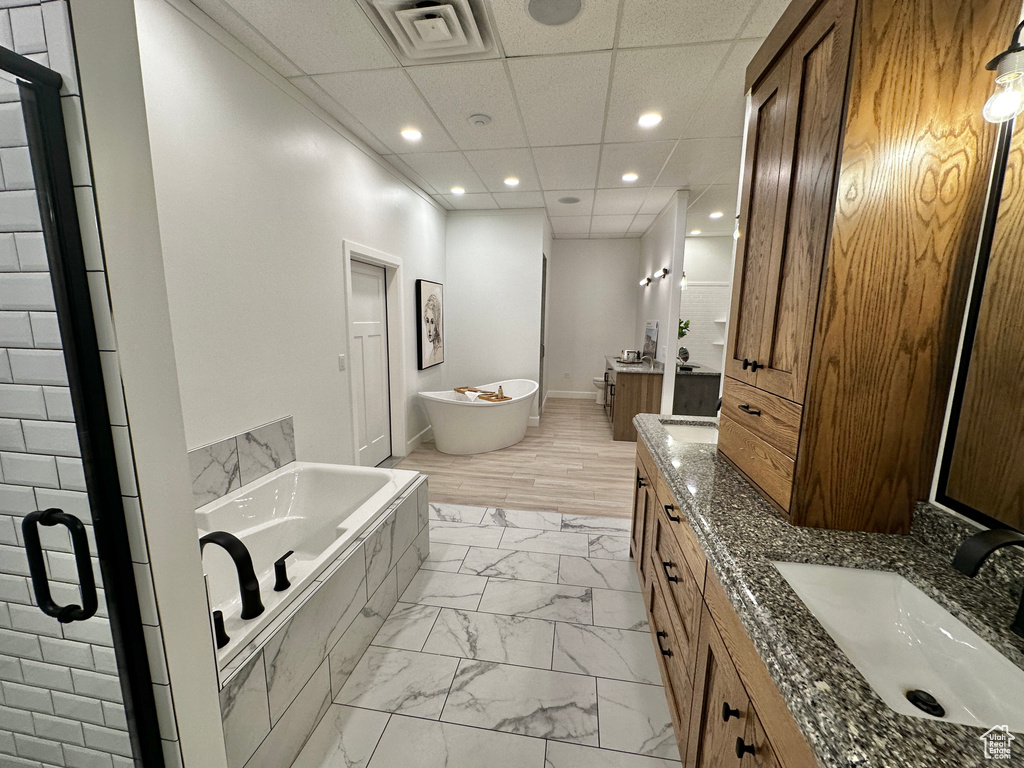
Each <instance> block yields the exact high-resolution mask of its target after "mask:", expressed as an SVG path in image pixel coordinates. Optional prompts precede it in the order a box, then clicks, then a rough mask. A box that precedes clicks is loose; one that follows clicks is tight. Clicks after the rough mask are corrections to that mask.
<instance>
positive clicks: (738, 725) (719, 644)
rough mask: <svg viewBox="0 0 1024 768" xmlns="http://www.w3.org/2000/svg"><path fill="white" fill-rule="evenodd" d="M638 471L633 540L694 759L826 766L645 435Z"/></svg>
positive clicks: (713, 764)
mask: <svg viewBox="0 0 1024 768" xmlns="http://www.w3.org/2000/svg"><path fill="white" fill-rule="evenodd" d="M637 476H638V477H641V476H642V477H643V479H644V481H645V484H644V486H643V487H642V488H639V489H638V491H637V499H638V502H637V504H636V505H635V506H634V516H633V531H632V539H631V542H632V544H631V548H632V550H633V556H634V558H635V561H636V567H637V570H638V573H639V575H640V580H641V583H642V585H643V592H644V602H645V605H646V607H647V612H648V623H649V625H650V630H651V639H652V640H653V642H654V645H655V649H656V653H657V657H658V663H659V665H660V668H661V674H662V680H663V682H664V685H665V696H666V698H667V701H668V705H669V711H670V712H671V714H672V724H673V727H674V728H675V733H676V741H677V742H678V744H679V754H680V756H681V757H682V759H683V764H684V766H686V768H729V767H733V768H816V766H817V761H816V760H815V758H814V756H813V753H812V752H811V750H810V747H809V746H808V745H807V742H806V741H805V740H804V738H803V735H802V734H801V733H800V730H799V728H798V726H797V725H796V722H795V721H794V720H793V718H792V716H791V715H790V714H789V710H788V708H787V707H786V704H785V701H784V700H783V699H782V695H781V694H780V693H779V691H778V689H777V688H776V687H775V685H774V683H773V682H772V680H771V677H770V675H769V673H768V670H767V668H766V667H765V666H764V663H763V662H762V661H761V659H760V657H759V656H758V654H757V651H756V649H755V648H754V645H753V642H752V641H751V640H750V638H749V636H747V634H746V632H745V631H744V630H743V627H742V624H741V623H740V620H739V616H737V615H736V612H735V610H733V608H732V606H731V604H730V603H729V599H728V598H727V597H726V594H725V590H724V589H723V588H722V586H721V584H719V582H718V579H717V578H716V576H715V574H714V572H713V571H712V569H711V568H710V567H709V566H708V563H707V557H706V555H705V554H704V552H703V550H702V549H701V547H700V544H699V543H698V542H697V537H696V535H695V534H694V532H693V530H692V529H691V528H690V526H689V524H688V523H687V522H686V517H685V514H684V510H681V509H678V507H677V500H676V498H675V496H674V495H673V493H672V491H671V490H670V487H669V485H668V483H667V482H666V481H665V479H664V478H663V477H662V476H661V473H660V472H659V471H658V469H657V465H655V463H654V461H653V459H652V458H651V455H650V453H649V452H648V451H647V448H646V446H645V445H644V443H643V441H642V440H640V441H638V443H637ZM641 499H642V501H641ZM738 742H739V744H740V746H741V747H744V749H743V750H742V756H740V755H739V754H737V743H738ZM748 748H753V750H754V751H753V752H752V753H751V752H750V751H749V749H748Z"/></svg>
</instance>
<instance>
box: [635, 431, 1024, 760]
mask: <svg viewBox="0 0 1024 768" xmlns="http://www.w3.org/2000/svg"><path fill="white" fill-rule="evenodd" d="M662 423H672V424H697V425H702V426H709V425H708V424H707V422H704V423H703V424H702V423H701V422H695V421H693V420H692V419H687V418H686V417H665V416H660V417H659V416H654V415H644V414H641V415H639V416H636V417H635V418H634V419H633V424H634V425H635V426H636V428H637V432H638V434H639V435H640V437H641V439H643V440H644V442H645V443H646V444H647V446H648V448H649V449H650V452H651V455H652V457H653V458H654V461H655V463H656V464H657V465H658V469H659V470H660V471H661V473H662V474H663V476H664V477H665V479H666V481H667V482H668V484H669V486H670V487H671V489H672V492H673V494H674V495H675V500H676V502H677V505H678V507H679V509H681V510H683V511H684V512H685V514H686V517H687V520H688V522H689V523H690V525H691V526H692V528H693V530H694V532H695V533H696V535H697V538H698V540H699V541H700V544H701V546H702V547H703V548H704V551H705V552H706V553H707V558H708V564H709V565H710V566H711V567H712V568H713V569H714V572H715V575H716V576H717V577H718V579H719V581H720V582H721V583H722V586H723V587H724V588H725V592H726V594H727V595H728V597H729V599H730V601H731V602H732V605H733V607H734V608H735V609H736V612H737V614H738V615H739V618H740V621H741V622H742V623H743V626H744V627H745V629H746V630H747V632H748V634H749V635H750V637H751V640H752V641H753V643H754V646H755V647H756V649H757V652H758V653H759V654H760V656H761V659H762V660H763V661H764V663H765V666H766V667H767V668H768V671H769V673H770V674H771V676H772V679H773V680H774V681H775V683H776V685H777V686H778V688H779V691H780V693H781V694H782V696H783V698H784V699H785V701H786V703H787V704H788V706H789V710H790V712H791V713H792V715H793V717H794V719H795V720H796V722H797V724H798V725H799V727H800V729H801V731H802V732H803V734H804V737H805V738H806V739H807V742H808V744H810V746H811V749H812V750H813V751H814V753H815V755H816V756H817V758H818V762H819V763H820V765H821V766H823V768H850V767H852V766H857V767H858V768H861V767H864V766H872V767H878V768H883V767H884V768H889V767H890V766H900V767H901V768H903V767H904V766H906V767H907V768H918V767H922V768H923V767H924V766H929V768H930V767H931V766H957V767H958V768H959V767H961V766H963V767H966V766H982V765H991V764H993V763H991V762H990V761H986V760H984V759H983V752H982V742H981V741H980V740H979V738H978V737H979V736H980V735H981V734H982V733H983V732H984V729H981V728H972V727H968V726H963V725H956V724H953V723H945V722H939V721H936V720H925V719H922V718H917V717H907V716H905V715H900V714H897V713H896V712H894V711H893V710H891V709H889V707H887V706H886V705H885V704H884V703H883V702H882V700H881V698H879V697H878V696H877V695H876V694H875V693H874V691H873V690H872V689H871V688H870V687H869V686H868V684H867V682H866V681H865V680H864V678H863V677H862V676H861V674H860V673H859V672H858V671H857V669H856V668H855V667H854V666H853V664H851V663H850V661H849V660H848V659H847V658H846V656H845V655H844V654H843V653H842V651H840V650H839V648H838V646H836V644H835V642H834V641H833V640H832V638H831V637H830V636H829V634H828V633H827V632H826V631H825V629H824V628H823V627H822V626H821V625H820V624H819V623H818V621H817V619H815V618H814V617H813V616H812V614H811V613H810V611H809V610H808V609H807V608H806V606H804V604H803V603H802V602H801V601H800V599H799V598H798V597H797V596H796V594H795V593H794V592H793V590H792V589H791V588H790V586H789V584H788V583H787V582H786V581H785V580H784V579H783V578H782V577H781V576H780V574H779V572H778V571H777V570H776V569H775V567H774V566H773V565H772V564H771V561H773V560H782V561H791V562H805V563H822V564H827V565H839V566H850V567H860V568H871V569H877V570H887V571H894V572H897V573H899V574H900V575H902V576H903V577H904V578H906V579H907V580H909V581H910V582H912V583H913V584H915V585H916V586H917V587H919V588H920V589H921V590H923V591H924V592H925V593H927V594H928V595H929V596H930V597H931V598H933V599H934V600H936V602H938V603H939V604H941V605H942V606H943V607H944V608H946V610H948V611H949V612H950V613H952V614H953V615H954V616H956V617H957V618H958V619H960V621H962V622H963V623H964V624H966V625H967V626H968V627H970V628H971V629H972V630H973V631H974V632H976V633H977V634H978V635H979V636H980V637H982V638H984V639H985V640H986V641H987V642H989V643H991V644H992V646H993V647H995V648H996V649H997V650H998V651H999V652H1000V653H1002V654H1003V655H1004V656H1006V657H1007V658H1008V659H1009V660H1010V661H1012V662H1013V663H1014V664H1016V665H1017V666H1019V667H1022V668H1024V638H1020V637H1017V636H1016V635H1014V634H1013V633H1011V632H1010V630H1009V623H1010V621H1011V620H1012V619H1013V616H1014V612H1015V611H1016V608H1017V603H1018V601H1019V599H1020V595H1021V589H1022V588H1024V557H1021V556H1020V554H1019V553H1018V552H1017V551H1015V550H1012V551H1011V550H1003V551H1000V552H997V553H995V554H994V555H993V556H992V557H991V558H989V561H988V562H987V563H986V565H985V566H984V567H983V568H982V572H981V574H979V576H978V577H977V578H975V579H970V578H967V577H966V576H963V575H962V574H960V573H958V572H957V571H955V570H953V568H952V567H951V565H950V563H951V561H952V558H953V553H954V552H955V551H956V548H957V547H958V545H959V544H960V542H961V541H962V540H963V539H964V538H966V537H967V536H968V535H969V534H970V533H972V532H974V530H975V529H972V528H971V527H970V526H969V525H968V524H967V523H965V522H962V521H960V520H959V519H958V518H955V517H954V516H952V515H949V514H947V513H945V512H943V511H941V510H939V509H936V508H933V507H930V506H929V505H927V504H921V505H919V506H918V509H917V511H916V514H915V519H914V524H913V529H912V531H911V533H910V534H909V535H906V536H896V535H887V534H870V533H850V532H844V531H827V530H821V529H812V528H800V527H797V526H793V525H790V524H789V523H788V522H786V521H785V520H783V519H782V518H781V517H780V516H779V514H778V513H777V512H776V511H775V509H774V508H773V507H772V506H771V505H769V504H768V502H766V501H765V500H764V499H762V498H761V496H760V495H758V493H757V492H756V491H755V490H754V489H753V488H752V487H751V485H750V484H749V483H748V482H747V481H746V480H744V479H743V478H742V477H741V476H740V475H739V474H738V473H737V472H736V471H735V470H734V469H733V468H732V467H731V466H730V465H729V464H728V463H727V462H726V461H725V460H724V459H722V458H721V457H720V456H719V455H718V452H717V447H716V446H715V445H709V444H698V443H677V442H676V441H675V440H673V439H672V438H670V437H669V436H668V433H667V432H666V431H665V429H664V428H663V427H662ZM712 426H713V425H712ZM1022 695H1024V693H1022ZM1022 744H1024V739H1019V740H1018V742H1017V744H1016V745H1014V747H1015V748H1014V750H1013V757H1012V759H1010V760H1003V761H999V764H1001V765H1013V766H1024V747H1021V746H1018V745H1022Z"/></svg>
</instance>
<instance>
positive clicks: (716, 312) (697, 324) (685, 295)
mask: <svg viewBox="0 0 1024 768" xmlns="http://www.w3.org/2000/svg"><path fill="white" fill-rule="evenodd" d="M730 296H731V290H730V288H729V286H727V285H700V284H696V285H695V284H693V283H691V284H690V285H689V286H688V287H687V289H686V290H685V291H682V294H681V298H680V301H679V317H680V319H681V320H689V321H690V332H689V333H688V334H686V337H685V338H683V339H680V340H679V341H678V342H677V344H676V347H675V348H676V349H678V348H679V347H686V348H687V349H688V350H689V351H690V362H691V363H696V364H698V365H702V366H704V367H705V368H710V369H712V370H714V371H719V372H721V370H722V362H723V355H724V354H725V327H726V324H725V322H724V321H725V319H726V318H727V317H728V316H729V300H730Z"/></svg>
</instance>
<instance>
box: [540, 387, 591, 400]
mask: <svg viewBox="0 0 1024 768" xmlns="http://www.w3.org/2000/svg"><path fill="white" fill-rule="evenodd" d="M596 398H597V390H596V389H595V390H593V391H592V392H559V391H557V390H552V391H550V392H548V396H547V397H546V398H544V402H545V404H546V403H547V401H548V400H594V399H596Z"/></svg>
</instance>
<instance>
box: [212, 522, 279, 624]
mask: <svg viewBox="0 0 1024 768" xmlns="http://www.w3.org/2000/svg"><path fill="white" fill-rule="evenodd" d="M207 544H216V545H217V546H218V547H221V548H223V549H224V550H225V551H226V552H227V553H228V554H229V555H231V559H232V560H234V561H235V570H236V571H238V588H239V590H241V593H242V614H241V615H242V618H243V619H255V618H256V617H257V616H259V615H260V614H261V613H263V601H262V600H260V582H259V579H257V578H256V571H255V570H254V569H253V567H252V555H250V554H249V550H248V549H246V546H245V544H243V543H242V541H241V540H240V539H239V538H238V537H237V536H233V535H232V534H230V533H228V532H227V531H214V532H213V533H208V534H206V535H205V536H203V538H201V539H200V540H199V552H200V554H202V551H203V548H204V547H206V545H207Z"/></svg>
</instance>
